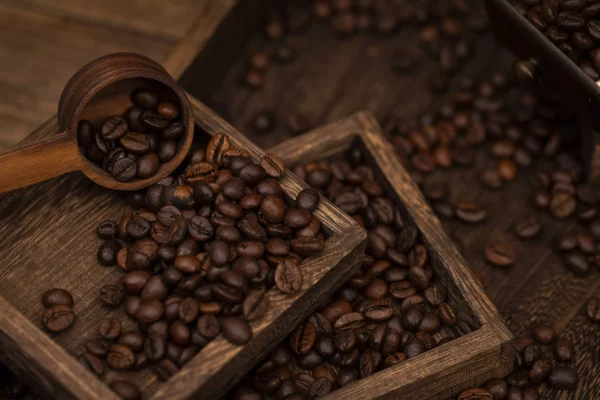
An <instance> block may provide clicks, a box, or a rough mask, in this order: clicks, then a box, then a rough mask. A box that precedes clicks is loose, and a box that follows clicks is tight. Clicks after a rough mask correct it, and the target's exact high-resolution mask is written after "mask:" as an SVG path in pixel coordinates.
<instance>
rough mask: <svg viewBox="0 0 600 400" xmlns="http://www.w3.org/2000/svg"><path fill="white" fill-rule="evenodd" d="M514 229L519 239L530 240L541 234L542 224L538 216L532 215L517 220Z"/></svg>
mask: <svg viewBox="0 0 600 400" xmlns="http://www.w3.org/2000/svg"><path fill="white" fill-rule="evenodd" d="M513 228H514V232H515V234H516V235H517V236H518V237H520V238H522V239H528V238H531V237H534V236H536V235H537V234H538V233H540V230H541V223H540V220H539V218H538V217H537V216H536V215H534V214H530V215H527V216H525V217H523V218H522V219H519V220H517V221H516V222H515V224H514V226H513Z"/></svg>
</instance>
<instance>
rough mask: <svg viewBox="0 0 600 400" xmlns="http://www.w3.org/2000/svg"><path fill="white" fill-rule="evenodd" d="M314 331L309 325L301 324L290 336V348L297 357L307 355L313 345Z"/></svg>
mask: <svg viewBox="0 0 600 400" xmlns="http://www.w3.org/2000/svg"><path fill="white" fill-rule="evenodd" d="M315 338H316V330H315V327H314V326H313V325H311V324H309V323H306V322H305V323H303V324H301V325H300V326H299V327H298V328H296V330H295V331H294V332H292V334H291V335H290V346H291V348H292V351H293V352H294V353H296V354H298V355H305V354H308V353H309V352H310V351H311V350H312V348H313V346H314V345H315Z"/></svg>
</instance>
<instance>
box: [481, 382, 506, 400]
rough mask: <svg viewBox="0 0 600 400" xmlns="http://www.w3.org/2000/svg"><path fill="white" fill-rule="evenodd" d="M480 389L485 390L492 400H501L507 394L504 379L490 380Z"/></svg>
mask: <svg viewBox="0 0 600 400" xmlns="http://www.w3.org/2000/svg"><path fill="white" fill-rule="evenodd" d="M481 388H482V389H485V390H487V391H488V392H489V393H490V394H491V395H492V399H493V400H503V399H505V398H506V396H507V394H508V385H507V384H506V381H504V379H490V380H489V381H487V382H485V383H484V384H483V386H482V387H481Z"/></svg>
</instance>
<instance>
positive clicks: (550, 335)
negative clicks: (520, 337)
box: [531, 325, 555, 344]
mask: <svg viewBox="0 0 600 400" xmlns="http://www.w3.org/2000/svg"><path fill="white" fill-rule="evenodd" d="M531 335H532V336H533V338H534V339H535V340H536V341H537V342H538V343H541V344H552V342H553V341H554V335H555V332H554V329H553V328H552V327H551V326H547V325H540V326H538V327H536V328H535V329H533V331H532V332H531Z"/></svg>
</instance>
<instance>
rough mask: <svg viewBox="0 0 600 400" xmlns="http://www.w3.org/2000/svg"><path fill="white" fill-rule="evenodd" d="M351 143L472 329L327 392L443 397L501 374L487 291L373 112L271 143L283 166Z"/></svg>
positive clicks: (504, 367) (499, 326)
mask: <svg viewBox="0 0 600 400" xmlns="http://www.w3.org/2000/svg"><path fill="white" fill-rule="evenodd" d="M353 145H356V146H358V147H359V148H360V149H362V151H363V154H364V155H365V156H366V159H367V163H368V164H369V166H370V167H372V168H373V169H374V170H375V171H377V172H378V173H379V177H378V178H379V182H380V183H384V184H385V186H384V187H386V189H387V192H388V195H390V196H391V197H392V198H395V200H396V202H397V204H398V206H399V207H400V209H401V211H402V212H404V213H405V215H406V216H407V217H408V220H409V221H411V222H412V223H413V224H414V226H415V227H417V229H418V230H419V231H420V233H421V238H422V240H423V242H424V244H425V245H426V246H427V248H428V250H429V254H430V256H431V259H432V266H433V269H434V273H435V275H436V276H437V278H436V279H438V282H441V283H442V284H443V285H445V287H446V289H447V290H448V296H449V299H450V300H449V303H450V304H451V306H452V307H453V308H454V309H455V310H456V311H457V315H458V317H459V320H463V321H466V322H467V323H468V324H469V326H470V327H471V328H472V329H473V332H472V333H469V334H467V335H465V336H462V337H460V338H457V339H455V340H452V341H450V342H448V343H446V344H443V345H441V346H439V347H437V348H434V349H432V350H429V351H427V352H425V353H423V354H421V355H419V356H417V357H415V358H411V359H409V360H407V361H403V362H401V363H399V364H397V365H395V366H393V367H391V368H387V369H384V370H382V371H380V372H377V373H375V374H374V375H372V376H369V377H367V378H365V379H361V380H358V381H356V382H353V383H352V384H350V385H347V386H345V387H343V388H341V389H338V390H336V391H334V392H332V393H331V394H330V395H329V396H327V398H332V399H333V398H336V399H337V398H339V399H353V400H355V399H374V398H389V399H403V400H425V399H432V400H433V399H446V398H449V397H450V396H452V395H455V394H457V393H459V392H460V391H461V390H463V389H465V388H469V387H474V386H477V385H480V384H482V383H483V382H485V381H486V380H488V379H490V378H492V377H503V376H505V375H506V374H508V372H509V371H510V370H511V369H512V367H513V357H514V349H513V346H512V343H511V340H512V334H511V333H510V331H509V330H508V328H507V327H506V326H505V325H504V322H503V320H502V318H501V317H500V315H499V313H498V311H497V310H496V308H495V307H494V305H493V304H492V303H491V301H490V300H489V299H488V298H487V297H486V295H485V294H484V292H483V289H482V287H481V286H480V284H479V283H478V282H477V280H476V279H475V277H474V276H473V274H472V273H471V271H470V270H469V268H468V267H467V265H466V264H465V261H464V259H463V258H462V257H461V255H460V254H459V253H458V252H457V250H456V248H455V247H454V245H453V244H452V241H451V240H450V239H449V238H448V236H446V234H445V233H444V232H443V230H442V227H441V224H440V222H439V220H438V219H437V217H435V216H434V214H433V212H432V211H431V209H430V208H429V206H428V205H427V204H426V203H425V200H424V198H423V196H422V195H421V192H420V191H419V189H418V187H417V186H416V185H415V183H414V182H413V181H412V179H411V178H410V177H409V175H408V173H407V172H406V170H405V169H404V168H403V167H402V165H401V164H400V163H399V162H398V160H397V158H396V156H395V154H394V150H393V146H392V145H391V144H390V143H389V142H387V140H386V139H385V138H384V137H383V135H382V133H381V131H380V128H379V125H378V123H377V121H376V120H375V118H374V117H373V116H372V115H371V114H370V113H368V112H359V113H357V114H354V115H352V116H351V117H349V118H346V119H344V120H341V121H339V122H335V123H332V124H330V125H327V126H325V127H322V128H319V129H316V130H314V131H312V132H309V133H307V134H304V135H301V136H299V137H297V138H295V139H290V140H288V141H286V142H284V143H282V144H280V145H278V146H276V147H274V148H272V149H271V151H273V152H277V153H278V154H280V155H281V157H283V158H284V159H285V160H286V164H287V167H288V168H290V167H292V166H293V165H295V164H298V163H310V162H315V161H322V160H324V159H327V158H329V157H331V156H333V155H336V154H340V153H342V152H343V151H344V150H346V149H347V148H348V147H350V146H353Z"/></svg>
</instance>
